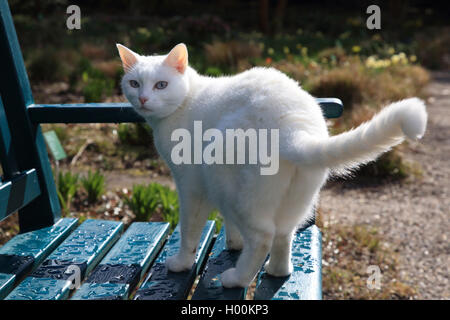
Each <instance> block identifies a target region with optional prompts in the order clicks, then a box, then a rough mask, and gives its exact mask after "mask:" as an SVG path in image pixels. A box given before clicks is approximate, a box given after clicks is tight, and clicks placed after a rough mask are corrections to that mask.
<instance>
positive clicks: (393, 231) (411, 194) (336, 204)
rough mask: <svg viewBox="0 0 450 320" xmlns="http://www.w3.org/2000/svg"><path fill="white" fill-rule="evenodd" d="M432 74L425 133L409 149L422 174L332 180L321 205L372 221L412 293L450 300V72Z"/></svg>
mask: <svg viewBox="0 0 450 320" xmlns="http://www.w3.org/2000/svg"><path fill="white" fill-rule="evenodd" d="M432 76H433V81H432V82H431V83H430V85H429V86H428V88H427V91H428V94H429V98H428V99H427V102H426V104H427V110H428V116H429V120H428V127H427V132H426V134H425V136H424V138H423V139H422V140H420V141H418V142H409V147H410V149H411V150H412V152H408V153H407V154H405V156H406V157H407V159H408V160H412V161H414V162H416V163H418V164H419V165H420V167H421V170H422V176H421V177H418V178H414V179H410V180H407V181H404V182H401V183H400V182H396V183H384V184H383V185H379V184H373V185H369V184H368V185H366V186H361V184H358V185H356V184H355V183H354V182H352V181H351V180H350V181H345V182H331V183H329V184H328V185H327V186H326V187H325V188H324V190H322V192H321V199H320V208H321V210H322V214H323V216H324V217H325V218H326V219H330V221H333V222H337V223H342V224H347V225H348V224H368V225H371V226H374V227H375V228H376V229H377V230H378V232H379V234H380V235H381V236H382V237H383V239H384V240H385V241H386V242H387V243H389V244H390V245H391V246H392V249H393V250H394V251H395V252H397V253H398V255H399V258H400V260H399V266H398V268H399V271H400V276H401V277H402V278H403V282H404V283H406V284H408V285H410V286H411V287H413V288H415V289H416V291H417V296H416V297H414V298H417V299H449V298H450V288H449V275H450V273H449V266H450V244H449V236H450V235H449V231H450V220H449V208H450V197H449V196H450V195H449V191H450V179H449V178H450V163H449V157H450V72H437V73H433V74H432ZM380 268H381V270H382V266H380ZM381 285H383V284H382V280H381Z"/></svg>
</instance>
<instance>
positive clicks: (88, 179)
mask: <svg viewBox="0 0 450 320" xmlns="http://www.w3.org/2000/svg"><path fill="white" fill-rule="evenodd" d="M81 184H82V185H83V187H84V189H85V190H86V192H87V196H88V202H89V203H91V204H92V203H95V202H97V201H98V200H99V199H100V197H101V196H102V195H103V193H104V192H105V177H104V176H103V175H102V174H101V173H100V172H98V171H96V172H95V173H92V172H91V170H89V172H88V175H87V176H85V177H82V178H81Z"/></svg>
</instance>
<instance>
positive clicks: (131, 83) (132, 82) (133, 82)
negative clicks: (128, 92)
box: [130, 80, 139, 88]
mask: <svg viewBox="0 0 450 320" xmlns="http://www.w3.org/2000/svg"><path fill="white" fill-rule="evenodd" d="M130 86H132V87H133V88H139V82H137V81H136V80H130Z"/></svg>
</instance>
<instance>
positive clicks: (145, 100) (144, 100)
mask: <svg viewBox="0 0 450 320" xmlns="http://www.w3.org/2000/svg"><path fill="white" fill-rule="evenodd" d="M147 100H148V98H146V97H139V101H140V102H141V104H142V105H144V104H145V102H147Z"/></svg>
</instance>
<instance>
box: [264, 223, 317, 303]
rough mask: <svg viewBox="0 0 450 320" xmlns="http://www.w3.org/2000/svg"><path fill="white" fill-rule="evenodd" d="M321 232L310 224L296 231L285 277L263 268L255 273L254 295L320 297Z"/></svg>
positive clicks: (279, 297) (310, 298)
mask: <svg viewBox="0 0 450 320" xmlns="http://www.w3.org/2000/svg"><path fill="white" fill-rule="evenodd" d="M321 242H322V240H321V233H320V230H319V228H317V226H315V225H313V226H310V227H308V228H307V229H305V230H302V231H298V232H297V233H296V236H295V238H294V241H293V245H292V263H293V265H294V271H293V273H292V274H291V275H290V276H289V277H284V278H277V277H272V276H269V275H267V274H266V273H265V272H264V270H263V271H261V272H260V274H259V276H258V281H257V286H256V291H255V299H262V300H270V299H274V300H320V299H322V253H321V248H322V246H321Z"/></svg>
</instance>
